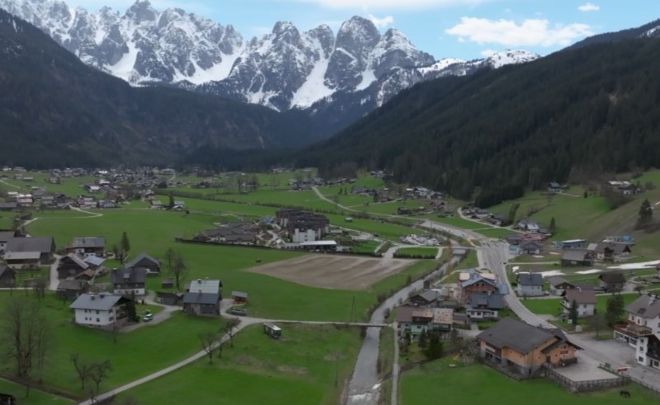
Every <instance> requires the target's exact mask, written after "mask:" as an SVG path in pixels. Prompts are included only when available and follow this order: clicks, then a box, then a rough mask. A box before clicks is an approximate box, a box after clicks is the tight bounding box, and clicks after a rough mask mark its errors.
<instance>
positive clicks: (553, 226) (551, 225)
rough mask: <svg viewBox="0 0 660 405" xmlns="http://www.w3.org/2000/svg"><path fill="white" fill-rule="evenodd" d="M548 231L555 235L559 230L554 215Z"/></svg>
mask: <svg viewBox="0 0 660 405" xmlns="http://www.w3.org/2000/svg"><path fill="white" fill-rule="evenodd" d="M548 231H549V232H550V233H551V234H553V235H554V234H555V232H556V231H557V221H555V217H552V219H551V220H550V226H549V227H548Z"/></svg>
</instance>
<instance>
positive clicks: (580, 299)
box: [564, 288, 596, 305]
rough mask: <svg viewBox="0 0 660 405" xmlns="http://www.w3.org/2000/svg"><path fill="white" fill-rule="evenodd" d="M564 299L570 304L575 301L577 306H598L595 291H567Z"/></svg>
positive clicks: (575, 289)
mask: <svg viewBox="0 0 660 405" xmlns="http://www.w3.org/2000/svg"><path fill="white" fill-rule="evenodd" d="M564 299H565V300H566V301H568V302H573V301H575V303H576V304H578V305H579V304H594V305H595V304H596V292H595V291H594V290H582V289H580V288H573V289H570V290H566V292H565V293H564Z"/></svg>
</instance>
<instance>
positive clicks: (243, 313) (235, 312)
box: [227, 307, 248, 316]
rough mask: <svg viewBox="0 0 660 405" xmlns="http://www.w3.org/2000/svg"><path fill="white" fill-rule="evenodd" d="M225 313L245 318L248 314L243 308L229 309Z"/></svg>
mask: <svg viewBox="0 0 660 405" xmlns="http://www.w3.org/2000/svg"><path fill="white" fill-rule="evenodd" d="M227 313H230V314H232V315H236V316H247V314H248V313H247V310H246V309H245V308H238V307H232V308H229V310H228V311H227Z"/></svg>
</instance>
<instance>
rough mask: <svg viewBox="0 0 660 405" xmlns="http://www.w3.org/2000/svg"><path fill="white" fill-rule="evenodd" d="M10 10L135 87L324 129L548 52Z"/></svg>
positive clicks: (136, 9)
mask: <svg viewBox="0 0 660 405" xmlns="http://www.w3.org/2000/svg"><path fill="white" fill-rule="evenodd" d="M0 8H5V9H7V10H8V11H9V12H10V13H13V14H15V15H17V16H19V17H21V18H23V19H25V20H26V21H28V22H30V23H32V24H33V25H35V26H37V27H39V28H41V29H42V30H43V31H44V32H46V33H47V34H49V35H50V36H51V37H52V38H53V39H55V40H56V41H57V42H58V43H59V44H60V45H62V46H64V47H65V48H66V49H68V50H69V51H71V52H72V53H74V54H75V55H76V56H78V57H79V58H80V59H81V60H82V61H83V62H85V63H86V64H88V65H91V66H94V67H96V68H98V69H100V70H102V71H105V72H106V73H110V74H112V75H114V76H116V77H120V78H122V79H124V80H126V81H128V82H129V83H131V84H132V85H167V86H174V87H180V88H184V89H186V90H192V91H197V92H202V93H208V94H213V95H220V96H223V97H227V98H232V99H234V100H237V101H242V102H247V103H252V104H260V105H264V106H267V107H269V108H271V109H275V110H277V111H285V110H290V109H299V110H307V111H309V115H310V117H311V118H312V119H313V120H316V121H318V122H317V123H316V125H315V126H316V128H317V132H318V133H320V134H321V135H330V132H332V131H334V130H337V129H340V128H343V127H344V126H346V125H348V124H350V123H351V122H352V121H351V120H343V121H338V122H335V124H334V125H329V124H330V123H329V121H327V120H325V118H319V117H326V116H327V117H332V116H333V115H334V114H335V113H336V112H337V111H342V110H344V111H347V110H351V111H353V110H355V106H359V108H358V110H357V111H356V112H355V114H353V115H354V116H355V117H356V118H359V117H361V116H362V115H364V114H366V113H368V112H370V111H371V110H373V109H375V108H377V107H379V106H381V105H383V104H384V103H385V102H386V101H387V100H389V98H391V97H392V96H393V95H395V94H397V93H398V92H400V91H401V90H403V89H405V88H408V87H410V86H412V85H414V84H416V83H418V82H421V81H425V80H431V79H434V78H437V77H441V76H443V75H454V74H456V75H464V74H471V73H472V72H474V71H476V70H478V69H479V68H499V67H501V66H502V65H504V64H510V63H524V62H527V61H529V60H533V59H535V58H536V57H538V56H537V55H533V54H531V53H526V52H518V53H517V55H519V56H520V58H516V57H514V58H505V57H502V58H500V61H499V62H494V61H495V59H496V58H497V56H496V55H493V57H492V58H484V59H479V60H475V61H468V62H465V61H458V60H456V63H455V64H454V66H453V67H451V68H450V67H449V66H448V67H447V68H446V69H437V67H438V66H439V65H438V61H436V60H435V58H434V57H433V56H431V55H430V54H428V53H425V52H423V51H421V50H418V49H417V48H416V47H415V46H414V45H413V44H412V43H411V42H410V40H409V39H408V38H407V37H406V36H405V35H404V34H403V33H401V32H400V31H398V30H396V29H388V30H386V31H385V32H384V33H381V32H380V30H378V29H377V28H376V26H375V25H374V23H373V22H372V21H370V20H369V19H366V18H362V17H358V16H355V17H353V18H351V19H349V20H347V21H345V22H344V23H343V24H342V25H341V27H340V28H339V30H338V31H337V33H335V32H333V30H332V29H331V28H330V27H329V26H327V25H321V26H319V27H316V28H313V29H311V30H308V31H300V30H299V29H298V28H297V27H295V25H293V24H292V23H290V22H284V21H280V22H277V23H275V24H274V27H273V30H272V31H271V33H269V34H267V35H264V36H262V37H255V38H252V39H249V40H247V39H245V38H244V37H243V36H242V35H241V34H240V33H239V32H238V31H237V30H236V29H235V28H234V27H233V26H231V25H221V24H219V23H216V22H213V21H211V20H209V19H206V18H203V17H199V16H197V15H195V14H192V13H188V12H186V11H184V10H182V9H177V8H168V9H166V10H163V11H158V10H156V9H155V8H153V7H152V5H151V3H149V1H147V0H138V1H136V2H135V3H134V4H133V5H132V6H130V7H129V8H128V9H127V10H126V11H125V12H124V13H123V14H122V13H121V12H119V11H114V10H112V9H110V8H109V7H104V8H101V9H100V10H99V11H98V12H97V13H90V12H88V11H87V10H85V9H83V8H80V7H78V8H72V7H69V6H68V5H67V4H66V3H65V2H63V1H59V0H0ZM502 54H503V55H505V54H507V52H503V53H502ZM432 66H436V69H433V68H430V67H432ZM337 100H341V101H342V102H344V103H347V104H341V103H339V102H338V101H337ZM319 111H321V113H319Z"/></svg>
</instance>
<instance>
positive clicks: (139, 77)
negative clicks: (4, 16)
mask: <svg viewBox="0 0 660 405" xmlns="http://www.w3.org/2000/svg"><path fill="white" fill-rule="evenodd" d="M0 8H4V9H6V10H7V11H9V12H10V13H12V14H14V15H17V16H19V17H21V18H23V19H24V20H26V21H28V22H29V23H32V24H33V25H35V26H37V27H39V28H41V29H42V30H43V31H44V32H46V33H47V34H49V35H50V36H51V37H52V38H53V39H55V40H56V41H57V42H58V43H59V44H60V45H62V46H64V47H65V48H66V49H68V50H69V51H71V52H72V53H74V54H75V55H76V56H78V57H79V58H80V59H81V60H82V61H83V62H85V63H87V64H89V65H92V66H95V67H97V68H99V69H101V70H103V71H105V72H108V73H110V74H112V75H114V76H117V77H120V78H122V79H124V80H126V81H128V82H130V83H131V84H134V85H143V84H148V83H176V82H178V81H181V80H187V81H188V82H191V83H194V84H202V83H205V82H208V81H211V80H222V79H224V78H225V77H227V76H228V75H229V72H230V71H231V68H232V66H233V64H234V62H235V60H236V58H237V57H238V56H239V55H240V54H241V52H242V51H243V49H244V42H243V38H242V36H241V35H240V34H239V33H238V32H236V30H234V28H233V27H232V26H226V27H224V26H222V25H219V24H216V23H214V22H212V21H211V20H208V19H204V18H200V17H197V16H195V15H194V14H190V13H186V12H185V11H183V10H181V9H167V10H165V11H163V12H159V11H157V10H155V9H154V8H153V7H152V6H151V4H150V3H149V2H148V1H145V0H138V1H136V2H135V4H133V5H132V6H131V7H130V8H128V10H126V12H125V13H124V14H120V13H119V12H117V11H114V10H112V9H110V8H109V7H104V8H102V9H101V10H99V11H98V12H97V13H90V12H88V11H87V10H85V9H84V8H80V7H78V8H75V9H74V8H72V7H70V6H68V5H67V4H66V3H64V2H62V1H57V0H0Z"/></svg>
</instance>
